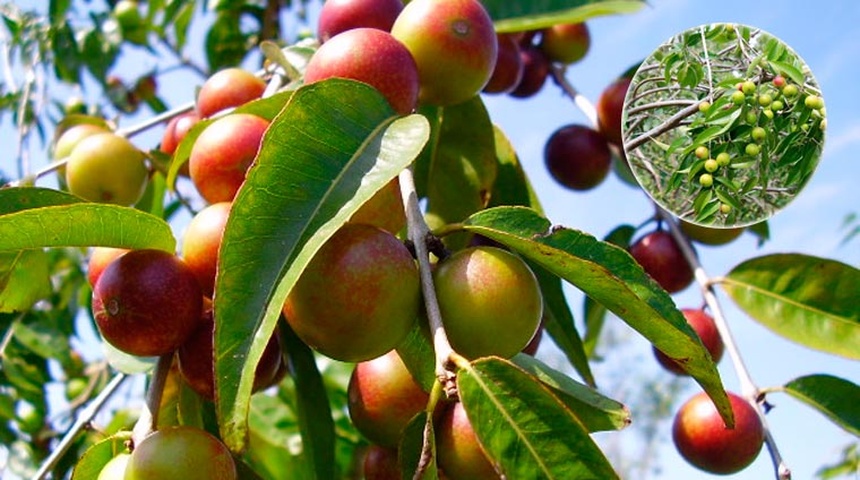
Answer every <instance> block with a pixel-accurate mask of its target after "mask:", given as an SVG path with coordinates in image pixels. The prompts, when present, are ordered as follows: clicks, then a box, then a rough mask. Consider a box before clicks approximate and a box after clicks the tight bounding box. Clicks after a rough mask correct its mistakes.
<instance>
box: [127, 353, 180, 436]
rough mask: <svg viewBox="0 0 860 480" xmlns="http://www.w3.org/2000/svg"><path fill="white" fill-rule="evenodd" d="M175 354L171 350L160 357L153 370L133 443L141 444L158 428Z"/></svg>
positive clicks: (135, 427)
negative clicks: (162, 401) (165, 387)
mask: <svg viewBox="0 0 860 480" xmlns="http://www.w3.org/2000/svg"><path fill="white" fill-rule="evenodd" d="M173 356H174V355H173V352H170V353H168V354H165V355H162V356H160V357H158V362H157V363H156V364H155V370H154V371H153V372H152V381H151V382H150V384H149V388H147V390H146V405H145V406H144V408H143V411H142V412H140V417H139V418H138V419H137V423H135V424H134V428H133V429H132V432H131V441H132V445H139V444H140V442H142V441H143V439H144V438H146V436H147V435H149V434H150V433H152V432H154V431H155V430H156V429H157V428H158V414H159V411H160V410H161V398H162V396H163V395H164V386H165V385H166V384H167V376H168V374H169V373H170V366H171V365H172V364H173Z"/></svg>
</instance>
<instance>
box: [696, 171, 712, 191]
mask: <svg viewBox="0 0 860 480" xmlns="http://www.w3.org/2000/svg"><path fill="white" fill-rule="evenodd" d="M713 184H714V176H713V175H711V174H710V173H703V174H701V175H699V185H701V186H703V187H705V188H708V187H710V186H712V185H713Z"/></svg>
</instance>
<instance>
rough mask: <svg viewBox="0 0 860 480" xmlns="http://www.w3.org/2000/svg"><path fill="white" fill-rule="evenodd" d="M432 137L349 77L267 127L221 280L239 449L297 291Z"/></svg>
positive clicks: (220, 392)
mask: <svg viewBox="0 0 860 480" xmlns="http://www.w3.org/2000/svg"><path fill="white" fill-rule="evenodd" d="M428 137H429V126H428V124H427V121H426V120H425V119H424V118H423V117H421V116H420V115H411V116H408V117H404V118H397V117H396V116H395V114H394V112H393V111H392V110H391V107H390V106H389V105H388V102H387V101H386V100H385V99H384V98H383V97H382V96H381V95H380V94H379V92H377V91H376V90H374V89H373V88H372V87H369V86H367V85H364V84H361V83H358V82H353V81H348V80H329V81H325V82H319V83H315V84H312V85H308V86H305V87H303V88H301V89H299V90H297V91H296V92H295V94H294V95H293V96H292V98H291V99H290V102H289V103H288V104H287V106H286V107H285V108H284V110H283V111H282V112H281V114H280V115H279V116H278V117H277V118H275V120H274V121H273V122H272V124H271V125H270V126H269V129H268V131H267V132H266V135H265V136H264V137H263V143H262V146H261V149H260V153H259V154H258V156H257V159H256V161H255V163H254V165H253V166H252V167H251V169H250V170H249V171H248V175H247V178H246V180H245V183H244V185H243V187H242V188H241V189H240V190H239V193H238V194H237V196H236V199H235V200H234V202H233V207H232V210H231V215H230V219H229V220H228V221H227V226H226V228H225V231H224V237H223V240H222V244H221V252H220V259H219V262H220V263H219V267H218V275H217V278H216V287H215V292H216V294H215V305H214V308H215V324H216V327H215V371H216V395H217V402H218V417H219V424H220V426H221V434H222V437H223V438H224V440H225V442H226V443H227V445H228V446H230V448H232V449H233V450H236V451H239V450H241V449H242V447H243V446H244V444H245V440H246V435H247V412H248V402H249V399H250V396H251V384H252V379H253V372H254V369H255V366H256V364H257V362H258V361H259V359H260V356H261V355H262V352H263V349H264V348H265V344H266V342H267V340H268V338H269V337H270V336H271V334H272V332H273V331H274V328H275V325H276V324H277V321H278V317H279V315H280V311H281V307H282V305H283V303H284V300H285V299H286V296H287V294H288V293H289V290H290V289H291V288H292V286H293V285H294V284H295V282H296V280H297V279H298V276H299V275H300V274H301V272H302V270H303V269H304V268H305V266H306V265H307V263H308V262H309V261H310V259H311V257H313V255H314V253H315V252H316V251H317V250H318V249H319V248H320V246H322V244H323V243H324V242H325V241H326V240H327V239H328V238H329V237H330V236H331V235H332V234H334V232H335V231H336V230H337V229H338V228H340V226H341V225H343V224H344V222H345V221H346V220H347V219H348V218H349V217H350V216H352V214H353V213H354V212H355V211H356V210H358V208H359V207H360V206H361V205H362V204H363V203H364V202H366V201H367V200H368V199H369V198H370V197H371V196H372V195H373V194H374V193H376V191H378V190H379V189H380V188H382V187H383V186H384V185H386V184H387V183H388V182H390V181H391V180H392V179H393V178H394V177H395V176H396V175H397V174H398V173H400V171H402V170H403V169H404V168H405V167H406V166H407V165H409V164H410V163H411V162H412V161H413V160H414V159H415V157H417V156H418V153H419V152H420V151H421V149H422V148H423V146H424V144H425V143H426V141H427V138H428Z"/></svg>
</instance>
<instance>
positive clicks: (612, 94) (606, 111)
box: [596, 77, 630, 146]
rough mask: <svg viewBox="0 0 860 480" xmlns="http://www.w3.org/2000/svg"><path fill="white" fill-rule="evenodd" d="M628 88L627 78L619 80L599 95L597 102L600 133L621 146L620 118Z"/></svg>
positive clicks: (628, 80)
mask: <svg viewBox="0 0 860 480" xmlns="http://www.w3.org/2000/svg"><path fill="white" fill-rule="evenodd" d="M628 88H630V79H629V78H626V77H625V78H619V79H618V80H616V81H615V82H613V83H612V85H609V86H608V87H606V90H604V91H603V93H601V94H600V98H599V99H598V100H597V107H596V108H597V123H598V125H599V126H600V133H602V134H603V135H604V136H605V137H606V138H607V139H608V140H609V141H610V142H612V143H614V144H616V145H619V146H620V145H621V143H622V142H621V117H622V111H623V108H624V97H625V96H626V95H627V89H628Z"/></svg>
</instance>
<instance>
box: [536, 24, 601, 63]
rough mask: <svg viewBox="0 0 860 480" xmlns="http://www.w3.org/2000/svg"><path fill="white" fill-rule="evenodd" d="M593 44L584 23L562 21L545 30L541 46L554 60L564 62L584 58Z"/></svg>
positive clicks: (548, 56)
mask: <svg viewBox="0 0 860 480" xmlns="http://www.w3.org/2000/svg"><path fill="white" fill-rule="evenodd" d="M590 46H591V35H590V34H589V33H588V26H587V25H586V24H584V23H562V24H558V25H553V26H552V27H549V28H547V29H544V30H543V33H542V35H541V43H540V48H541V50H543V51H544V53H545V54H546V56H547V58H549V59H550V61H552V62H559V63H564V64H569V63H574V62H578V61H579V60H582V58H583V57H584V56H585V54H586V53H588V48H589V47H590Z"/></svg>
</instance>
